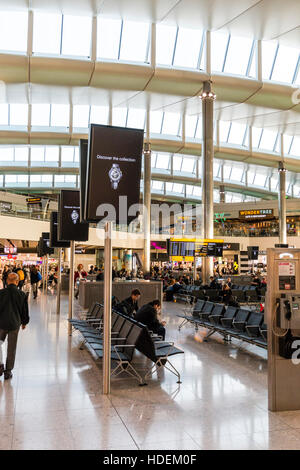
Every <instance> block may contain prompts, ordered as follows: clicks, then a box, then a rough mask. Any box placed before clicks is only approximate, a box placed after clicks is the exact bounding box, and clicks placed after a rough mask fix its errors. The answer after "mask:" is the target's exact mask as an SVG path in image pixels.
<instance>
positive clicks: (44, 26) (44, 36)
mask: <svg viewBox="0 0 300 470" xmlns="http://www.w3.org/2000/svg"><path fill="white" fill-rule="evenodd" d="M61 24H62V15H60V14H55V13H39V12H34V15H33V46H32V50H33V52H38V53H41V54H55V55H58V54H60V53H61V48H60V43H61Z"/></svg>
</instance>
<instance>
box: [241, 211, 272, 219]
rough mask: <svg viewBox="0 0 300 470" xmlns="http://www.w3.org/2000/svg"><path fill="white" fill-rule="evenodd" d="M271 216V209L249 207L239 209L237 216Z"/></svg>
mask: <svg viewBox="0 0 300 470" xmlns="http://www.w3.org/2000/svg"><path fill="white" fill-rule="evenodd" d="M273 216H274V211H273V209H251V210H243V211H239V217H240V218H241V219H266V218H271V217H273Z"/></svg>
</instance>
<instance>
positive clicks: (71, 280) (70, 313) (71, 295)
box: [68, 240, 75, 336]
mask: <svg viewBox="0 0 300 470" xmlns="http://www.w3.org/2000/svg"><path fill="white" fill-rule="evenodd" d="M74 261H75V242H74V240H71V242H70V275H69V311H68V319H69V320H72V318H73V313H74ZM68 333H69V336H71V335H72V325H71V323H70V322H69V324H68Z"/></svg>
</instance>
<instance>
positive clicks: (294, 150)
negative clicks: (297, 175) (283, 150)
mask: <svg viewBox="0 0 300 470" xmlns="http://www.w3.org/2000/svg"><path fill="white" fill-rule="evenodd" d="M290 155H292V156H293V157H297V158H300V137H294V139H293V143H292V146H291V150H290Z"/></svg>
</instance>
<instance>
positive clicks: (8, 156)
mask: <svg viewBox="0 0 300 470" xmlns="http://www.w3.org/2000/svg"><path fill="white" fill-rule="evenodd" d="M0 161H1V162H13V161H14V149H13V147H0Z"/></svg>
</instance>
